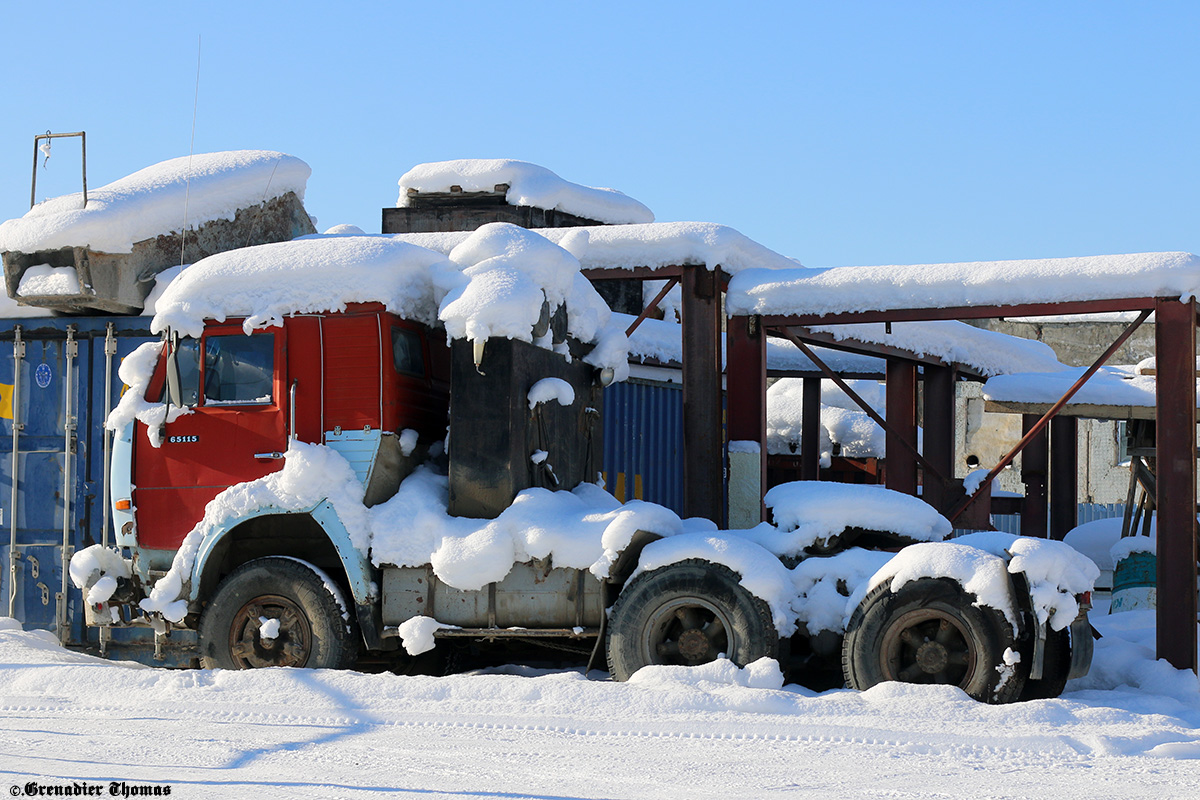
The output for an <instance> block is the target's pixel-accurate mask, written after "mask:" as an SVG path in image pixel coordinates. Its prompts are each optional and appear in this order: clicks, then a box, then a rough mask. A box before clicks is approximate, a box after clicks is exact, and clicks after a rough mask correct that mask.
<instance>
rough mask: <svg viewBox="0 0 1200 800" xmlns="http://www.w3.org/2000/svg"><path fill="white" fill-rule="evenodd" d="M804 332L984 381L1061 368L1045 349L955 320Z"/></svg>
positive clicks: (820, 327)
mask: <svg viewBox="0 0 1200 800" xmlns="http://www.w3.org/2000/svg"><path fill="white" fill-rule="evenodd" d="M809 330H811V331H813V332H814V333H827V334H829V335H831V336H832V337H833V338H834V340H836V341H839V342H845V341H857V342H867V343H871V344H882V345H888V346H891V347H896V348H899V349H901V350H907V351H909V352H910V353H913V354H915V355H917V356H932V357H934V358H939V359H941V360H942V361H945V362H947V363H950V364H959V365H961V366H964V367H967V368H969V369H973V370H975V371H977V372H978V373H979V374H981V375H985V376H991V375H1004V374H1007V373H1011V372H1057V371H1059V370H1064V369H1066V368H1067V367H1066V365H1065V364H1063V363H1062V362H1060V361H1059V360H1058V357H1057V356H1056V355H1055V354H1054V350H1053V349H1051V347H1050V346H1049V345H1047V344H1044V343H1042V342H1037V341H1034V340H1032V339H1022V338H1020V337H1018V336H1009V335H1008V334H1006V333H997V332H996V331H989V330H985V329H983V328H976V327H975V326H973V325H968V324H967V323H965V322H958V321H956V320H929V321H925V322H893V323H892V325H891V331H888V329H887V326H886V325H884V323H882V322H868V323H861V324H850V325H816V326H813V327H811V328H810V329H809Z"/></svg>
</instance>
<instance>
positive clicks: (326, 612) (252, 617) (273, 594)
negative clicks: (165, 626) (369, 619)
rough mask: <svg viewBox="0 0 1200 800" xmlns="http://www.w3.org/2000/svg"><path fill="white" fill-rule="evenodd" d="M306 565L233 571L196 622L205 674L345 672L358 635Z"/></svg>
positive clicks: (251, 565) (266, 562)
mask: <svg viewBox="0 0 1200 800" xmlns="http://www.w3.org/2000/svg"><path fill="white" fill-rule="evenodd" d="M327 580H328V579H327V577H326V576H325V575H324V574H323V573H321V572H320V570H318V569H317V568H316V567H314V566H312V565H311V564H309V563H307V562H305V561H300V560H298V559H292V558H259V559H256V560H254V561H250V562H247V563H245V564H243V565H242V566H240V567H238V568H237V569H236V570H234V571H233V572H231V573H230V574H229V575H228V576H227V577H226V578H225V580H223V581H221V585H220V586H218V587H217V591H216V593H215V594H214V595H213V597H212V600H211V602H210V603H209V604H208V607H207V608H205V609H204V613H203V614H202V615H201V616H200V664H201V666H203V667H204V668H205V669H215V668H221V669H251V668H255V667H309V668H312V669H322V668H330V669H342V668H345V667H349V666H351V665H352V664H353V663H354V659H355V657H356V656H357V654H358V646H357V640H358V636H357V630H356V626H355V625H354V624H353V621H352V618H350V619H347V618H344V617H348V616H349V615H348V614H347V613H346V609H343V608H342V607H341V605H340V604H339V602H338V598H337V597H336V596H335V594H334V591H336V590H334V589H332V588H331V587H330V586H329V585H328V583H327Z"/></svg>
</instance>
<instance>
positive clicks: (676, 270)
mask: <svg viewBox="0 0 1200 800" xmlns="http://www.w3.org/2000/svg"><path fill="white" fill-rule="evenodd" d="M692 269H693V268H692V267H676V266H670V267H630V268H628V269H626V268H624V267H593V268H591V269H585V270H583V271H582V272H583V277H585V278H587V279H588V280H589V281H616V280H625V279H628V278H678V277H680V276H682V275H683V274H684V272H687V271H691V270H692ZM700 269H703V267H701V268H700Z"/></svg>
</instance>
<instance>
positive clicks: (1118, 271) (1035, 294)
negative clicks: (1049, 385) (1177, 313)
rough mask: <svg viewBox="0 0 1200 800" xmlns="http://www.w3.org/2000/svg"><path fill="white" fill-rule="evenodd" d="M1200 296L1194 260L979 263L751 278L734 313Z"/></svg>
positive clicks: (1145, 257) (734, 297)
mask: <svg viewBox="0 0 1200 800" xmlns="http://www.w3.org/2000/svg"><path fill="white" fill-rule="evenodd" d="M1197 293H1200V257H1197V256H1195V255H1192V254H1191V253H1135V254H1132V255H1111V256H1088V257H1083V258H1046V259H1033V260H1027V261H980V262H973V263H963V264H914V265H910V266H880V267H836V268H833V269H821V270H816V269H794V270H791V271H789V272H764V271H758V270H755V271H753V272H751V271H746V272H744V273H741V274H739V275H737V276H736V277H735V278H734V279H733V280H732V281H731V282H730V286H729V294H728V295H727V297H726V304H727V307H728V309H729V312H730V313H731V314H832V313H840V312H857V311H887V310H892V309H901V308H954V307H959V306H984V305H1016V304H1021V303H1062V302H1070V301H1080V300H1105V299H1114V298H1122V297H1191V296H1193V295H1195V294H1197Z"/></svg>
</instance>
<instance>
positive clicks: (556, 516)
mask: <svg viewBox="0 0 1200 800" xmlns="http://www.w3.org/2000/svg"><path fill="white" fill-rule="evenodd" d="M448 498H449V483H448V481H447V478H446V477H445V476H442V475H438V474H436V473H434V472H433V471H432V470H431V469H430V468H428V467H418V468H417V470H416V471H415V472H414V473H413V474H412V475H410V476H409V477H408V478H406V479H405V480H404V482H403V483H402V484H401V485H400V490H399V491H398V492H397V493H396V495H395V496H394V497H392V498H391V499H389V500H388V501H387V502H385V503H382V504H380V505H377V506H375V507H373V508H371V509H370V511H369V512H368V513H369V515H370V525H371V529H372V531H373V536H372V546H371V559H372V561H373V562H374V563H375V564H376V565H377V566H382V565H384V564H390V565H394V566H400V567H405V566H407V567H419V566H423V565H425V564H430V565H432V566H433V571H434V573H435V574H436V575H437V576H438V578H439V579H440V580H442V581H443V582H445V583H446V584H447V585H449V586H453V587H455V588H456V589H463V590H473V589H481V588H483V587H484V586H486V585H487V584H488V583H491V582H492V581H500V580H503V579H504V576H506V575H507V574H508V572H509V570H511V569H512V565H513V564H516V563H521V562H525V561H529V560H531V559H535V558H537V559H545V558H550V559H551V560H552V563H553V564H554V566H555V567H567V568H573V569H586V570H589V571H590V572H591V573H592V574H593V575H595V576H596V577H597V578H605V577H607V576H608V571H609V569H610V568H611V566H612V564H613V563H614V562H615V561H616V559H617V557H618V556H619V555H620V553H621V551H622V550H624V549H625V547H626V546H627V545H628V544H629V542H630V541H631V540H632V539H633V534H634V533H635V532H636V531H638V530H644V531H649V532H651V533H658V534H661V535H664V536H670V535H671V534H675V533H678V532H680V531H682V530H683V525H682V523H681V522H680V519H679V517H678V516H676V515H675V514H674V512H672V511H670V510H669V509H666V508H663V507H662V506H658V505H655V504H653V503H644V502H641V501H637V500H635V501H631V502H628V503H626V504H624V505H621V504H620V503H619V502H617V500H616V498H614V497H613V496H612V495H610V494H608V493H607V492H605V491H604V490H603V489H601V488H599V487H598V486H595V485H593V484H588V483H584V484H580V485H579V486H578V487H577V488H576V489H575V490H574V491H570V492H568V491H557V492H552V491H549V490H547V489H526V490H524V491H523V492H521V493H520V494H518V495H517V497H516V499H515V500H514V501H513V503H512V505H511V506H509V507H508V508H506V509H505V510H504V512H503V513H501V514H500V516H498V517H497V518H495V519H492V520H482V519H471V518H467V517H451V516H450V515H449V514H448V513H447V512H446V507H447V501H448Z"/></svg>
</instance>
